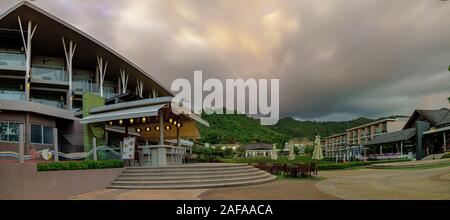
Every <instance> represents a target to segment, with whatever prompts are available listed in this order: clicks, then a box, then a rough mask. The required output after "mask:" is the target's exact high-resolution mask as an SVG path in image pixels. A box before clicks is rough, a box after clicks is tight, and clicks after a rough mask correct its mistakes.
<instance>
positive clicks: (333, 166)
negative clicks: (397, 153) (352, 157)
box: [317, 158, 410, 170]
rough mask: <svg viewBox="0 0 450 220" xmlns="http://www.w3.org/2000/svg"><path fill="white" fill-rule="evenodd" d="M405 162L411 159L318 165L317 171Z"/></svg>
mask: <svg viewBox="0 0 450 220" xmlns="http://www.w3.org/2000/svg"><path fill="white" fill-rule="evenodd" d="M405 161H410V159H407V158H403V159H392V160H373V161H355V162H347V163H329V164H318V165H317V169H319V170H339V169H346V168H350V167H357V166H367V165H371V164H377V163H394V162H405Z"/></svg>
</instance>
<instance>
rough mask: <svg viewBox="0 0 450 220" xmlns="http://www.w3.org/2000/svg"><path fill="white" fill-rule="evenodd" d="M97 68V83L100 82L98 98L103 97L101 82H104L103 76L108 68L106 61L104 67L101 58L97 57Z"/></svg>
mask: <svg viewBox="0 0 450 220" xmlns="http://www.w3.org/2000/svg"><path fill="white" fill-rule="evenodd" d="M97 67H98V73H99V81H100V88H99V89H100V96H101V97H104V96H103V82H104V81H105V75H106V68H108V61H106V63H105V65H104V66H103V57H98V56H97Z"/></svg>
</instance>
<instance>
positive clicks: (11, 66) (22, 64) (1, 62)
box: [0, 52, 26, 71]
mask: <svg viewBox="0 0 450 220" xmlns="http://www.w3.org/2000/svg"><path fill="white" fill-rule="evenodd" d="M0 69H6V70H19V71H25V69H26V57H25V54H21V53H6V52H0Z"/></svg>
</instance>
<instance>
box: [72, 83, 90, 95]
mask: <svg viewBox="0 0 450 220" xmlns="http://www.w3.org/2000/svg"><path fill="white" fill-rule="evenodd" d="M93 86H94V85H92V83H90V82H89V81H87V80H86V81H85V80H74V81H73V82H72V88H73V91H74V92H77V93H85V92H92V91H93Z"/></svg>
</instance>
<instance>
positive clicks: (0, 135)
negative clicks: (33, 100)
mask: <svg viewBox="0 0 450 220" xmlns="http://www.w3.org/2000/svg"><path fill="white" fill-rule="evenodd" d="M0 141H3V142H18V141H19V123H14V122H0Z"/></svg>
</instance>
